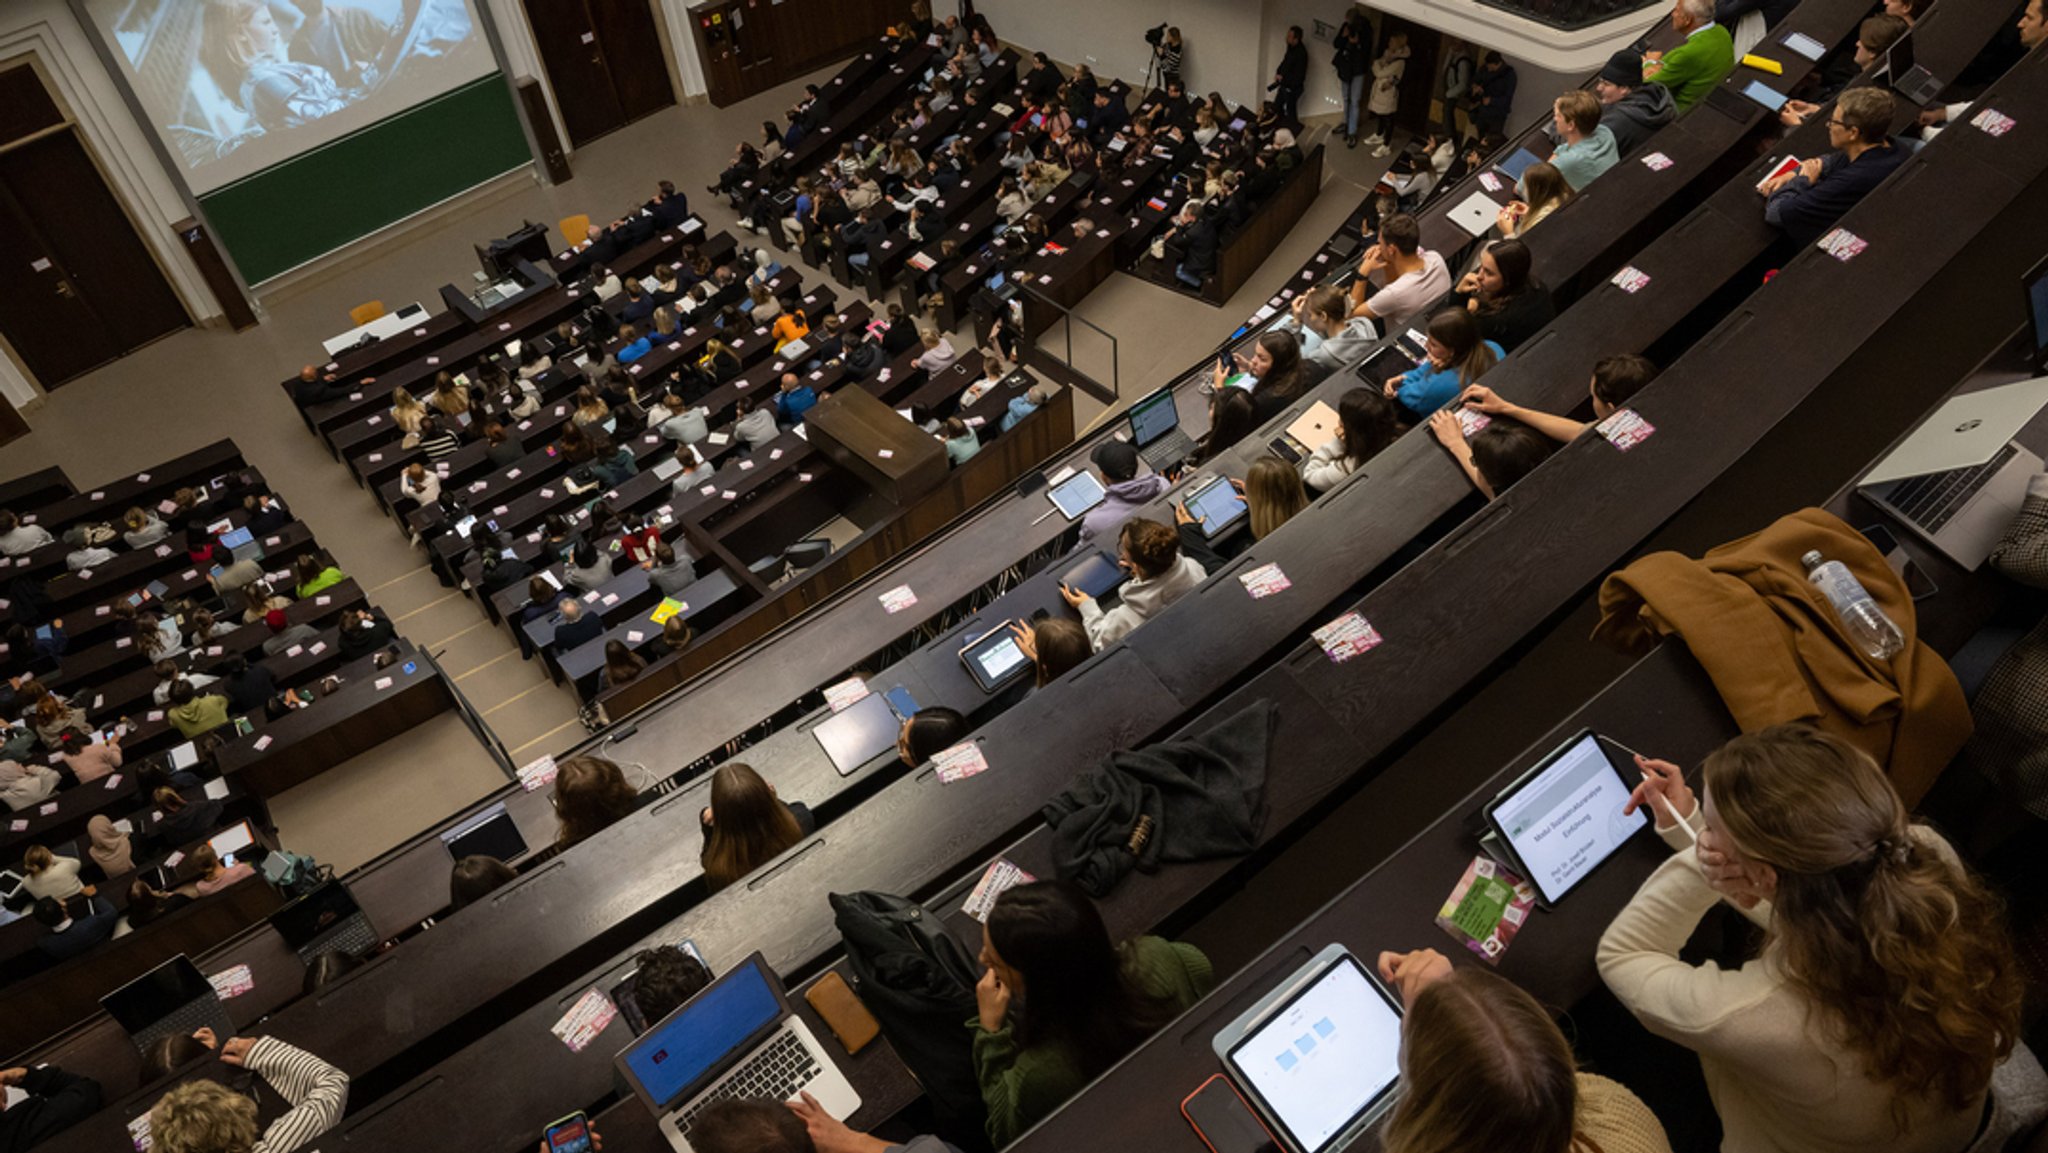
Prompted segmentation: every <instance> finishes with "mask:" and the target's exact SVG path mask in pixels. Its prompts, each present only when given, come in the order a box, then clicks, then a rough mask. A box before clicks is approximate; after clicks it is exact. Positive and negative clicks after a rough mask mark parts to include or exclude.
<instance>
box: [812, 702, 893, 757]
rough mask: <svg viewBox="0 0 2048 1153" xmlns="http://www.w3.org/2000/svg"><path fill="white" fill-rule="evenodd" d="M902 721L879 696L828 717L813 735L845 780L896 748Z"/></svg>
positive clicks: (813, 731)
mask: <svg viewBox="0 0 2048 1153" xmlns="http://www.w3.org/2000/svg"><path fill="white" fill-rule="evenodd" d="M902 728H903V722H902V721H899V720H897V719H896V714H895V713H894V712H893V711H891V710H890V708H889V702H888V701H887V700H885V699H884V698H883V696H882V694H880V693H869V694H868V695H867V696H864V697H862V698H861V699H859V700H857V701H855V702H854V703H852V704H850V705H848V706H846V708H845V709H844V710H842V711H840V712H838V713H834V714H833V715H832V716H830V717H827V718H825V720H824V721H822V722H821V723H820V724H819V725H818V727H816V728H814V729H812V730H811V735H812V736H813V737H816V738H817V740H818V745H819V747H821V748H823V749H824V750H825V756H826V757H828V758H829V759H830V760H831V761H832V767H833V768H834V769H835V770H837V771H838V773H839V775H840V776H842V777H846V776H852V775H853V773H854V771H855V770H857V769H859V768H860V767H861V766H862V765H865V764H867V763H868V762H869V761H872V760H874V759H875V758H876V757H879V756H881V755H882V754H883V753H885V752H887V751H889V750H890V749H893V748H895V747H896V737H897V735H898V734H899V733H900V732H901V731H902Z"/></svg>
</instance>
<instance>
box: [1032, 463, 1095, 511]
mask: <svg viewBox="0 0 2048 1153" xmlns="http://www.w3.org/2000/svg"><path fill="white" fill-rule="evenodd" d="M1045 495H1046V497H1047V498H1048V499H1050V500H1051V501H1052V503H1053V507H1055V508H1057V509H1059V510H1060V515H1061V516H1064V517H1066V518H1067V519H1068V520H1080V519H1081V518H1082V516H1084V515H1086V514H1087V512H1088V510H1089V509H1091V508H1094V507H1095V506H1096V505H1098V504H1101V503H1102V501H1103V498H1105V497H1107V496H1108V495H1109V494H1108V493H1107V492H1105V491H1103V488H1102V482H1101V481H1100V480H1097V479H1096V478H1095V474H1094V473H1092V472H1089V471H1087V470H1086V469H1083V470H1081V471H1080V472H1077V473H1075V474H1074V475H1072V476H1070V477H1068V478H1067V479H1065V480H1063V481H1061V482H1059V483H1058V484H1056V485H1054V486H1052V487H1051V488H1049V489H1047V490H1046V493H1045Z"/></svg>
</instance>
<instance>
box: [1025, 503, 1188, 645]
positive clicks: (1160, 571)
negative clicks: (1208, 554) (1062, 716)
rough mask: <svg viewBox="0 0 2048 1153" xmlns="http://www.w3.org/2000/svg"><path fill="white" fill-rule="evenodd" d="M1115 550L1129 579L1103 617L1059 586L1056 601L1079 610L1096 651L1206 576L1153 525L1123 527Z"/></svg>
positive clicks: (1084, 597) (1167, 532)
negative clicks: (1113, 604)
mask: <svg viewBox="0 0 2048 1153" xmlns="http://www.w3.org/2000/svg"><path fill="white" fill-rule="evenodd" d="M1117 551H1118V554H1119V555H1118V558H1117V560H1118V563H1119V564H1121V565H1122V566H1123V567H1124V568H1125V569H1127V570H1129V571H1130V572H1131V574H1132V577H1131V579H1130V580H1129V581H1127V582H1125V584H1124V586H1123V588H1122V589H1121V590H1119V591H1118V594H1117V595H1118V603H1117V606H1116V607H1115V608H1113V609H1110V610H1109V611H1108V612H1104V611H1103V610H1102V606H1100V605H1098V604H1096V603H1095V598H1094V597H1092V596H1089V595H1088V594H1087V593H1084V592H1078V591H1076V590H1074V589H1071V588H1068V587H1067V586H1066V585H1065V584H1062V585H1060V596H1061V597H1063V598H1064V599H1065V600H1066V602H1067V603H1068V604H1069V605H1072V606H1073V607H1074V608H1076V609H1078V610H1080V613H1081V623H1082V624H1083V625H1084V626H1086V627H1087V629H1088V643H1089V644H1090V645H1091V646H1093V647H1094V649H1095V651H1096V652H1101V651H1102V650H1103V649H1105V648H1107V647H1109V646H1110V645H1112V644H1114V643H1116V642H1117V641H1118V640H1120V639H1122V637H1123V636H1124V634H1126V633H1128V632H1130V631H1131V630H1132V629H1134V628H1137V627H1138V626H1139V625H1141V624H1144V623H1145V621H1146V620H1148V619H1149V618H1151V617H1152V616H1153V615H1154V614H1156V613H1158V612H1159V611H1160V610H1162V609H1164V608H1165V607H1166V606H1167V605H1170V604H1172V603H1173V602H1174V601H1176V600H1179V599H1180V598H1181V597H1182V596H1183V595H1185V594H1187V593H1188V592H1190V591H1192V590H1193V589H1194V587H1195V586H1196V585H1199V584H1201V583H1202V580H1203V578H1205V577H1206V576H1207V575H1208V573H1207V572H1206V571H1205V570H1204V569H1203V568H1202V566H1201V564H1200V563H1198V562H1197V561H1196V560H1195V559H1194V558H1193V557H1188V556H1183V555H1181V549H1180V535H1179V534H1178V533H1176V532H1175V531H1174V530H1173V529H1170V528H1168V527H1166V526H1165V525H1163V524H1161V523H1159V522H1158V521H1156V520H1148V519H1145V518H1142V517H1141V518H1139V519H1136V520H1133V521H1130V522H1129V523H1127V524H1125V525H1124V527H1123V531H1122V533H1120V534H1119V535H1118V539H1117Z"/></svg>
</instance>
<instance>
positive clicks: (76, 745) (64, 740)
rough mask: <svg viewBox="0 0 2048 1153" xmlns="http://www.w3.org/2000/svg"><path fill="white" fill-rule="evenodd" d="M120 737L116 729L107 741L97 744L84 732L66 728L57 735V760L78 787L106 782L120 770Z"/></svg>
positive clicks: (97, 742) (118, 730) (119, 732)
mask: <svg viewBox="0 0 2048 1153" xmlns="http://www.w3.org/2000/svg"><path fill="white" fill-rule="evenodd" d="M121 734H122V730H121V729H119V728H116V729H114V731H113V734H112V735H111V736H110V737H108V738H107V739H106V740H103V741H96V740H93V739H92V737H91V736H89V735H88V734H87V733H86V732H85V730H83V729H65V730H64V731H63V732H62V733H59V734H57V759H58V761H60V762H62V763H63V766H64V768H65V770H66V771H68V772H69V773H70V774H71V779H72V780H74V781H76V782H78V783H79V784H82V785H89V784H91V783H93V782H94V781H98V780H104V779H106V778H107V777H110V776H112V775H114V772H115V770H117V769H119V768H120V767H121Z"/></svg>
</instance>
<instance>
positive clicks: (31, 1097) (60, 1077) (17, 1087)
mask: <svg viewBox="0 0 2048 1153" xmlns="http://www.w3.org/2000/svg"><path fill="white" fill-rule="evenodd" d="M6 1090H13V1091H16V1092H20V1093H22V1094H23V1098H22V1099H21V1100H19V1101H16V1102H14V1103H13V1104H11V1105H9V1106H7V1107H6V1109H5V1110H4V1111H0V1150H5V1151H6V1153H23V1151H25V1150H28V1149H32V1148H34V1147H36V1146H37V1145H40V1144H42V1143H43V1142H45V1141H47V1140H49V1139H50V1138H52V1137H54V1136H56V1135H57V1134H59V1133H62V1132H63V1131H64V1130H66V1129H68V1128H70V1127H71V1126H73V1125H76V1124H78V1123H79V1122H80V1121H83V1120H85V1119H86V1118H87V1117H90V1116H92V1115H93V1114H94V1113H96V1112H98V1111H99V1107H100V1083H99V1082H97V1081H95V1080H93V1079H92V1078H90V1077H80V1076H78V1075H76V1074H73V1073H66V1072H65V1071H64V1070H62V1069H59V1068H58V1067H57V1066H55V1065H38V1066H36V1067H35V1068H33V1069H31V1068H27V1067H16V1068H13V1069H0V1092H4V1091H6Z"/></svg>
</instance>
